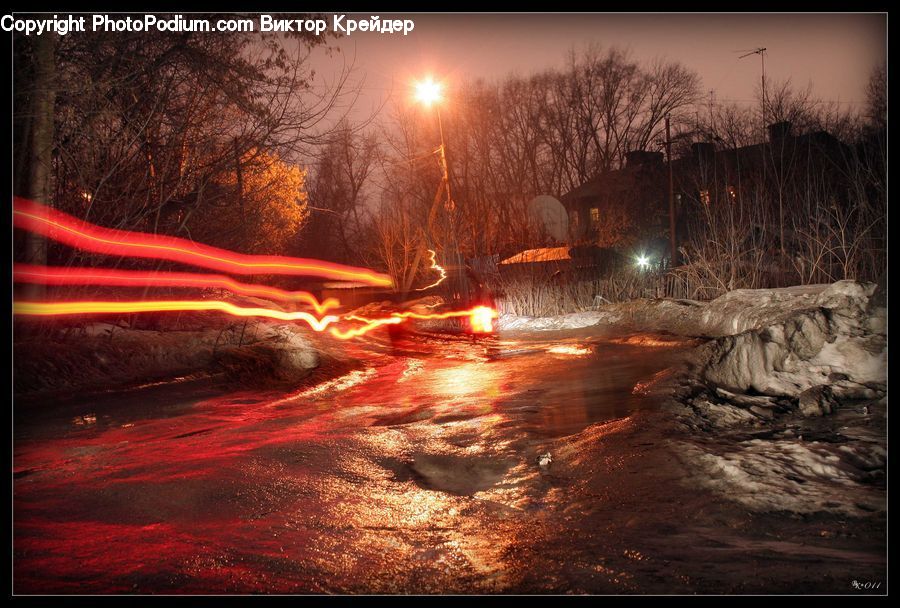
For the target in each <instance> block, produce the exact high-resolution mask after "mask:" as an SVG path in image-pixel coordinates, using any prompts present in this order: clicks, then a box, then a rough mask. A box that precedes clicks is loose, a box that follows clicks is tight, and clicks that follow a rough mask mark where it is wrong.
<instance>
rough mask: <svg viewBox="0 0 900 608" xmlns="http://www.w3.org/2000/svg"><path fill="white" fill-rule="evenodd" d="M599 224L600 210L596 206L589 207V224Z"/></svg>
mask: <svg viewBox="0 0 900 608" xmlns="http://www.w3.org/2000/svg"><path fill="white" fill-rule="evenodd" d="M599 225H600V210H599V209H597V208H596V207H591V226H595V227H596V226H599Z"/></svg>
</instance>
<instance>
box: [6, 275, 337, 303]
mask: <svg viewBox="0 0 900 608" xmlns="http://www.w3.org/2000/svg"><path fill="white" fill-rule="evenodd" d="M13 281H14V282H16V283H39V284H42V285H108V286H120V287H197V288H220V289H227V290H228V291H230V292H232V293H236V294H241V295H247V296H260V297H266V298H271V299H273V300H278V301H285V302H303V303H305V304H309V305H310V306H312V307H313V308H314V309H315V311H316V313H317V314H320V315H321V314H323V313H325V312H326V311H328V310H330V309H332V308H337V307H338V306H340V302H339V301H338V300H336V299H334V298H328V299H326V300H325V301H324V302H321V303H320V302H319V301H318V300H317V299H316V297H315V296H314V295H313V294H311V293H309V292H308V291H286V290H284V289H278V288H277V287H269V286H267V285H253V284H248V283H239V282H238V281H235V280H234V279H232V278H231V277H226V276H223V275H216V274H200V273H194V272H158V271H152V270H116V269H112V268H76V267H72V268H60V267H50V266H33V265H31V264H15V265H14V266H13Z"/></svg>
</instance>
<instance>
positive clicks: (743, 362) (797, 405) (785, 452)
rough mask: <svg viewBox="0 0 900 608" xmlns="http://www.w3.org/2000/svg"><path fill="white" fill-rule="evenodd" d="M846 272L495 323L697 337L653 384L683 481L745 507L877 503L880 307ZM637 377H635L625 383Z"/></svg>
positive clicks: (882, 440)
mask: <svg viewBox="0 0 900 608" xmlns="http://www.w3.org/2000/svg"><path fill="white" fill-rule="evenodd" d="M875 291H876V286H875V285H873V284H860V283H857V282H854V281H839V282H837V283H834V284H830V285H807V286H800V287H790V288H785V289H753V290H751V289H742V290H736V291H732V292H730V293H728V294H725V295H724V296H722V297H720V298H718V299H716V300H713V301H712V302H708V303H701V302H695V301H691V300H671V299H669V300H646V299H644V300H634V301H630V302H623V303H618V304H610V305H607V306H604V307H602V308H600V309H599V310H595V311H587V312H581V313H574V314H569V315H563V316H559V317H549V318H531V317H514V316H511V315H505V316H503V317H501V318H500V320H499V327H500V329H501V330H534V331H542V330H559V329H575V328H582V327H588V326H594V325H599V326H604V327H609V328H612V329H616V330H619V331H633V332H642V333H647V332H653V333H656V332H668V333H672V334H676V335H679V336H693V337H706V338H709V340H708V341H706V342H705V343H704V344H703V345H702V346H700V347H699V348H697V349H696V350H695V351H694V352H693V353H692V355H691V360H690V361H689V364H688V365H687V366H686V368H685V369H683V370H681V371H680V372H679V373H673V374H668V375H666V377H665V379H664V380H663V381H662V382H660V383H658V384H660V386H658V387H656V388H655V389H654V390H662V391H671V394H672V397H671V398H670V400H669V402H668V403H667V405H666V406H665V408H664V409H665V410H666V411H668V412H669V413H670V414H672V415H673V418H674V419H675V421H676V424H677V426H678V427H679V429H680V430H681V431H682V432H681V434H680V435H681V437H680V438H679V439H677V440H676V441H675V442H674V445H675V448H676V451H677V453H679V454H680V458H682V459H683V460H684V462H685V464H686V465H687V466H688V468H689V469H690V470H691V471H693V472H694V473H695V477H694V479H693V483H695V484H699V485H702V486H704V487H709V488H711V489H713V490H714V491H716V492H718V493H721V494H722V495H723V496H724V497H727V498H728V499H730V500H734V501H737V502H739V503H741V504H743V505H744V506H746V507H747V508H749V509H751V510H759V511H773V510H774V511H780V510H786V511H793V512H797V513H812V512H818V511H826V512H833V513H839V514H843V515H851V516H863V515H870V514H872V513H875V514H879V515H883V514H884V512H885V497H884V485H885V471H886V460H885V444H886V406H887V399H886V392H887V385H886V347H887V335H886V311H885V308H884V306H883V305H882V304H881V302H880V301H879V298H877V297H875ZM636 388H637V387H636Z"/></svg>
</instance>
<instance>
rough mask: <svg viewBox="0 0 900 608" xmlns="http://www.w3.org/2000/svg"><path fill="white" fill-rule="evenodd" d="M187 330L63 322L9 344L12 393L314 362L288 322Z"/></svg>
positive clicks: (199, 325) (279, 373)
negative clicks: (52, 329)
mask: <svg viewBox="0 0 900 608" xmlns="http://www.w3.org/2000/svg"><path fill="white" fill-rule="evenodd" d="M183 325H186V326H188V327H190V329H172V328H165V329H163V328H161V329H159V330H156V329H154V330H147V329H134V328H131V327H128V326H127V325H126V324H124V323H122V324H120V325H115V324H111V323H91V324H88V325H84V326H81V327H69V328H66V329H65V330H62V331H60V332H58V333H55V334H54V335H52V336H44V337H34V336H28V337H21V338H20V339H18V340H16V341H14V345H13V349H14V356H13V364H14V392H15V394H16V395H20V396H22V395H36V394H42V393H50V392H54V391H60V390H76V389H93V388H111V387H116V386H122V385H126V384H130V383H134V382H145V381H148V380H158V379H165V378H172V377H175V376H179V375H186V374H195V373H204V374H208V373H222V372H224V373H225V374H226V377H228V378H230V379H233V380H239V381H242V382H247V381H262V380H265V379H273V378H274V379H276V380H294V379H297V378H300V377H303V376H304V375H306V374H307V373H308V372H309V370H310V369H312V368H314V367H316V366H317V365H318V362H319V356H318V352H317V350H316V349H315V347H314V346H313V344H312V343H311V342H310V341H309V340H308V339H307V337H306V332H304V330H303V329H302V328H300V327H298V326H297V325H295V324H289V323H283V324H277V323H266V322H263V321H260V322H259V323H256V322H251V323H248V324H247V325H244V324H243V323H237V324H223V323H222V322H221V321H219V322H217V323H210V322H209V319H207V318H205V317H204V318H203V319H196V320H190V321H188V322H187V323H183Z"/></svg>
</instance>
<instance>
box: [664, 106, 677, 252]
mask: <svg viewBox="0 0 900 608" xmlns="http://www.w3.org/2000/svg"><path fill="white" fill-rule="evenodd" d="M666 159H667V160H668V161H669V244H670V245H671V257H670V258H669V266H670V267H672V268H674V267H675V264H676V258H675V256H676V255H677V250H676V248H675V180H674V178H673V176H672V135H671V132H670V131H669V115H668V114H666Z"/></svg>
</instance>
